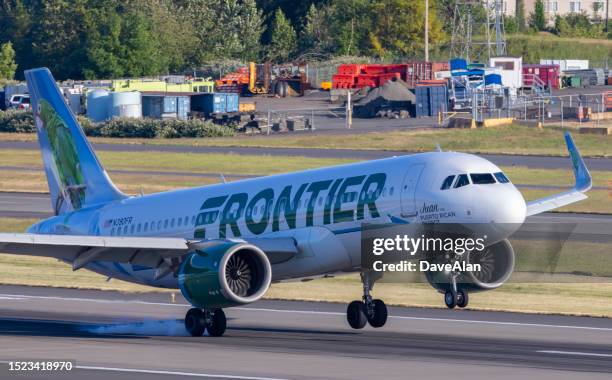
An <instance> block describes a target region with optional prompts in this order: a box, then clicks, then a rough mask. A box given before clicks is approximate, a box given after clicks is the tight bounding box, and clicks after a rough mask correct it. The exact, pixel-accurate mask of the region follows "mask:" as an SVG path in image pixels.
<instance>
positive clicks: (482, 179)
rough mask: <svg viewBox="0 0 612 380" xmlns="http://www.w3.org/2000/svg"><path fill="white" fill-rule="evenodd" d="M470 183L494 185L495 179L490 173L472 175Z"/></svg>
mask: <svg viewBox="0 0 612 380" xmlns="http://www.w3.org/2000/svg"><path fill="white" fill-rule="evenodd" d="M470 177H472V183H473V184H474V185H487V184H489V183H495V178H493V175H492V174H491V173H472V174H470Z"/></svg>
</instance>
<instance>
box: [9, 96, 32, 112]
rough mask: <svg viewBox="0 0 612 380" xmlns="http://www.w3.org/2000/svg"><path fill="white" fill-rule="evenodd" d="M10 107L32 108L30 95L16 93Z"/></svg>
mask: <svg viewBox="0 0 612 380" xmlns="http://www.w3.org/2000/svg"><path fill="white" fill-rule="evenodd" d="M9 108H14V109H22V110H27V109H30V95H27V94H15V95H13V96H11V100H10V101H9Z"/></svg>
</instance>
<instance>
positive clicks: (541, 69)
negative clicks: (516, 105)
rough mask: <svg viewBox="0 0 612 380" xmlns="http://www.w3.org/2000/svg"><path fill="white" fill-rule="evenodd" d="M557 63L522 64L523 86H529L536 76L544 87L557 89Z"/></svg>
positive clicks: (558, 75)
mask: <svg viewBox="0 0 612 380" xmlns="http://www.w3.org/2000/svg"><path fill="white" fill-rule="evenodd" d="M560 75H561V70H560V69H559V65H529V64H526V65H523V87H526V88H531V87H533V85H534V81H537V79H535V78H534V77H538V78H539V79H540V81H541V82H542V83H544V86H545V87H546V88H552V89H555V90H556V89H559V78H560Z"/></svg>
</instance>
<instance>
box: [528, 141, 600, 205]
mask: <svg viewBox="0 0 612 380" xmlns="http://www.w3.org/2000/svg"><path fill="white" fill-rule="evenodd" d="M565 143H566V144H567V150H568V151H569V156H570V159H571V161H572V167H573V169H574V177H575V179H576V183H575V184H574V188H573V189H571V190H569V191H566V192H563V193H560V194H555V195H551V196H550V197H546V198H541V199H537V200H535V201H531V202H527V216H531V215H536V214H540V213H543V212H546V211H550V210H554V209H556V208H559V207H563V206H567V205H569V204H571V203H575V202H578V201H581V200H583V199H586V198H588V197H587V196H586V195H585V194H584V193H586V192H587V191H589V190H590V189H591V186H592V185H593V181H592V179H591V174H590V173H589V169H587V167H586V165H585V164H584V160H583V159H582V156H581V155H580V152H578V148H577V147H576V144H574V140H573V139H572V136H571V135H570V134H569V132H565Z"/></svg>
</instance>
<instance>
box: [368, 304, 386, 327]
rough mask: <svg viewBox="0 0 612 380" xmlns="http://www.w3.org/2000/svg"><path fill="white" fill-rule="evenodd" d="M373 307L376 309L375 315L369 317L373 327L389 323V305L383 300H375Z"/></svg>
mask: <svg viewBox="0 0 612 380" xmlns="http://www.w3.org/2000/svg"><path fill="white" fill-rule="evenodd" d="M372 309H374V315H372V317H371V318H368V323H369V324H370V326H372V327H383V326H384V325H385V323H387V305H385V303H384V302H383V300H373V301H372Z"/></svg>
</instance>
